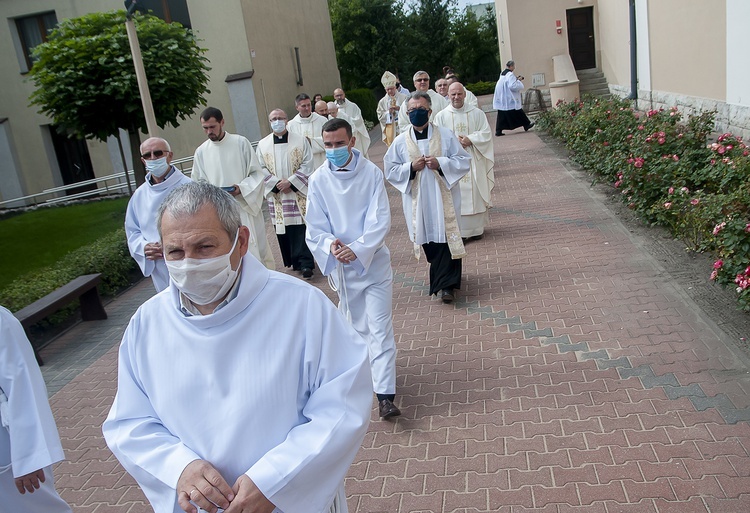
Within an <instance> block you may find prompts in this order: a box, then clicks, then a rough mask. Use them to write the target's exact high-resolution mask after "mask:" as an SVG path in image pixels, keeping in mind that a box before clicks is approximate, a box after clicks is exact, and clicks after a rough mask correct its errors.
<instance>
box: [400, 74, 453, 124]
mask: <svg viewBox="0 0 750 513" xmlns="http://www.w3.org/2000/svg"><path fill="white" fill-rule="evenodd" d="M414 87H416V88H417V90H416V91H414V92H422V93H426V94H428V95H430V101H431V102H432V107H431V109H430V112H431V114H430V121H432V120H433V119H434V118H435V114H437V113H438V112H440V111H441V110H443V109H444V108H445V107H447V106H448V100H446V99H445V98H443V97H442V96H440V95H439V94H438V93H436V92H435V91H433V90H432V89H430V75H429V74H428V73H427V72H426V71H417V72H416V73H414ZM408 104H409V102H404V103H402V104H401V109H400V110H399V112H398V126H399V130H400V131H401V133H403V132H405V131H406V130H408V129H409V127H410V126H411V123H410V122H409V114H407V112H406V110H407V108H408Z"/></svg>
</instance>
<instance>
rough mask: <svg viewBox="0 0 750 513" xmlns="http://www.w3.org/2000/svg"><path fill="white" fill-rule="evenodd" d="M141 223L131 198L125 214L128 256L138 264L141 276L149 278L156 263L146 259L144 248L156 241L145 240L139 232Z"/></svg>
mask: <svg viewBox="0 0 750 513" xmlns="http://www.w3.org/2000/svg"><path fill="white" fill-rule="evenodd" d="M152 221H153V222H154V223H155V222H156V219H153V220H152ZM141 222H142V221H141V220H140V219H138V213H137V212H136V208H135V205H134V202H133V198H131V200H130V202H128V209H127V211H126V212H125V235H126V237H127V238H128V249H129V250H130V256H132V257H133V260H135V262H136V263H137V264H138V267H140V268H141V272H142V273H143V276H151V273H153V272H154V267H156V263H155V262H154V260H149V259H148V258H146V249H145V247H146V244H149V243H150V242H158V241H153V240H152V241H149V240H146V238H145V237H144V236H143V232H142V231H141Z"/></svg>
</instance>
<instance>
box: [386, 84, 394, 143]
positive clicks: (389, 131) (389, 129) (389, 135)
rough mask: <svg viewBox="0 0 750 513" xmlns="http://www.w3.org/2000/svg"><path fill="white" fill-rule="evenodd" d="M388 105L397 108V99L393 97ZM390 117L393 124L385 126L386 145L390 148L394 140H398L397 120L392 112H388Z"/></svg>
mask: <svg viewBox="0 0 750 513" xmlns="http://www.w3.org/2000/svg"><path fill="white" fill-rule="evenodd" d="M388 103H389V106H390V107H395V106H396V97H395V96H391V99H390V101H389V102H388ZM388 116H389V117H390V118H391V122H390V123H386V125H385V145H386V146H390V145H391V143H392V142H393V140H394V139H395V138H396V120H395V118H394V116H393V114H391V113H390V110H389V111H388Z"/></svg>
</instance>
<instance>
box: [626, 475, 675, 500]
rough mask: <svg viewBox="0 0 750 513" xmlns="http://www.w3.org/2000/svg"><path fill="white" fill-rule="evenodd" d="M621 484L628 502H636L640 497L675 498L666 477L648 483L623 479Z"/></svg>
mask: <svg viewBox="0 0 750 513" xmlns="http://www.w3.org/2000/svg"><path fill="white" fill-rule="evenodd" d="M622 484H623V487H624V488H625V494H626V495H627V497H628V501H629V502H638V501H640V500H641V499H666V500H675V495H674V491H672V487H671V485H670V483H669V480H668V479H666V478H663V479H657V480H656V481H650V482H648V483H639V482H635V481H631V480H624V481H623V482H622Z"/></svg>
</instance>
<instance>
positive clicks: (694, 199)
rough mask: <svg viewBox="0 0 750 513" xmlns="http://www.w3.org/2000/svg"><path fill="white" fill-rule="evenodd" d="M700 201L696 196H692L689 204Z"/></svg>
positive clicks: (695, 203)
mask: <svg viewBox="0 0 750 513" xmlns="http://www.w3.org/2000/svg"><path fill="white" fill-rule="evenodd" d="M700 202H701V200H699V199H698V198H693V199H691V200H690V204H691V205H697V204H698V203H700Z"/></svg>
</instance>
